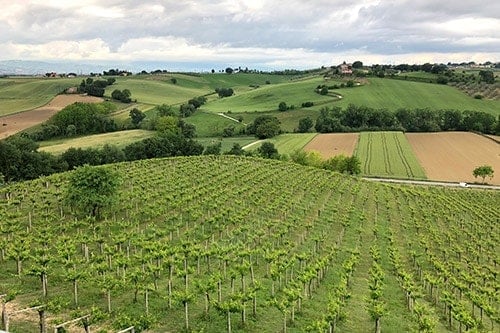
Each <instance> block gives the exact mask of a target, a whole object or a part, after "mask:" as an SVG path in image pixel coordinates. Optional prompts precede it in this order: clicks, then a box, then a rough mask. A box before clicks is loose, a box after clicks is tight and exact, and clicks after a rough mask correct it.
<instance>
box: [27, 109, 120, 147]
mask: <svg viewBox="0 0 500 333" xmlns="http://www.w3.org/2000/svg"><path fill="white" fill-rule="evenodd" d="M115 110H116V107H115V106H114V105H113V104H112V103H109V102H104V103H98V104H97V103H79V102H77V103H74V104H71V105H68V106H66V107H65V108H64V109H62V110H61V111H59V112H58V113H56V114H55V115H53V116H52V117H51V118H50V119H49V120H48V121H47V122H45V123H44V124H43V125H42V126H41V127H40V129H38V130H35V131H32V132H29V134H27V135H28V137H29V138H30V139H32V140H34V141H43V140H48V139H52V138H55V137H73V136H76V135H87V134H98V133H107V132H114V131H116V130H118V126H117V125H116V123H115V121H114V120H113V119H112V118H110V117H109V115H110V114H111V113H112V112H113V111H115Z"/></svg>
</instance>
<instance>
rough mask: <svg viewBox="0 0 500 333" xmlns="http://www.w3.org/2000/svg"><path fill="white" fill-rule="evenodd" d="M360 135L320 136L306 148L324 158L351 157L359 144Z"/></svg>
mask: <svg viewBox="0 0 500 333" xmlns="http://www.w3.org/2000/svg"><path fill="white" fill-rule="evenodd" d="M358 137H359V134H358V133H328V134H318V135H316V136H315V137H314V139H312V140H311V141H310V142H309V143H308V144H307V145H306V146H305V147H304V150H305V151H313V150H314V151H317V152H319V153H320V154H321V156H322V157H323V158H325V159H326V158H330V157H333V156H337V155H346V156H351V155H352V154H353V153H354V150H355V149H356V144H357V143H358Z"/></svg>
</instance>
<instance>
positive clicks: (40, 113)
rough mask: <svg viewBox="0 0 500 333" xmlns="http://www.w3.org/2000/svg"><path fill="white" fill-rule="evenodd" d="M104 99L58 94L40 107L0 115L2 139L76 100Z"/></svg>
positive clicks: (91, 100)
mask: <svg viewBox="0 0 500 333" xmlns="http://www.w3.org/2000/svg"><path fill="white" fill-rule="evenodd" d="M102 101H103V99H102V98H100V97H94V96H85V95H57V96H56V97H54V98H53V99H52V100H51V101H50V102H49V103H48V104H46V105H44V106H41V107H39V108H36V109H33V110H30V111H25V112H20V113H16V114H11V115H8V116H4V117H0V139H5V138H6V137H8V136H11V135H13V134H16V133H18V132H20V131H22V130H25V129H27V128H30V127H33V126H35V125H38V124H40V123H43V122H44V121H46V120H48V119H49V118H50V117H52V116H53V115H54V114H56V113H57V112H59V111H61V110H62V109H63V108H64V107H66V106H68V105H71V104H73V103H75V102H83V103H100V102H102Z"/></svg>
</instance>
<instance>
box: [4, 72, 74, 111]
mask: <svg viewBox="0 0 500 333" xmlns="http://www.w3.org/2000/svg"><path fill="white" fill-rule="evenodd" d="M81 80H82V79H81V78H72V79H59V78H57V79H54V78H50V79H48V78H0V116H6V115H9V114H13V113H17V112H21V111H27V110H33V109H34V108H37V107H40V106H42V105H45V104H47V103H48V102H49V101H50V100H52V99H53V98H54V96H56V95H57V94H60V93H62V92H63V91H64V90H65V89H67V88H69V87H73V86H76V85H78V84H79V83H80V82H81Z"/></svg>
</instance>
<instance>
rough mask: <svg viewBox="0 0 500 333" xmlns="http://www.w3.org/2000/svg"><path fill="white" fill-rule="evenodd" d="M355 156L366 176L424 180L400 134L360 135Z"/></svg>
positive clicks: (416, 162) (403, 137)
mask: <svg viewBox="0 0 500 333" xmlns="http://www.w3.org/2000/svg"><path fill="white" fill-rule="evenodd" d="M356 156H357V157H358V158H359V160H360V161H361V171H362V173H363V174H365V175H367V176H382V177H397V178H420V179H422V178H426V175H425V171H424V169H423V168H422V167H421V166H420V164H419V163H418V160H417V158H416V157H415V154H414V153H413V151H412V149H411V146H410V144H409V143H408V140H407V139H406V137H405V135H404V134H403V133H402V132H362V133H360V137H359V143H358V147H357V150H356Z"/></svg>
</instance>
